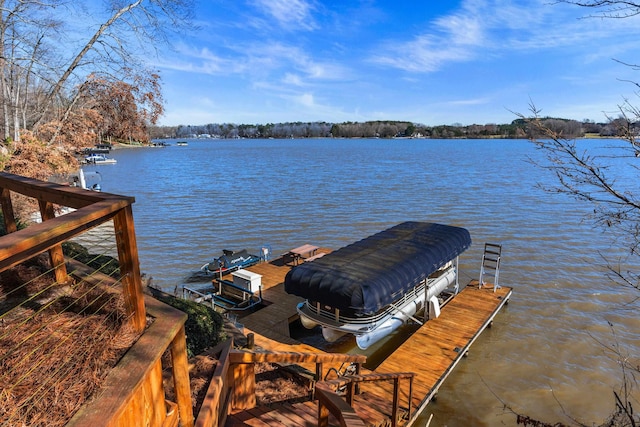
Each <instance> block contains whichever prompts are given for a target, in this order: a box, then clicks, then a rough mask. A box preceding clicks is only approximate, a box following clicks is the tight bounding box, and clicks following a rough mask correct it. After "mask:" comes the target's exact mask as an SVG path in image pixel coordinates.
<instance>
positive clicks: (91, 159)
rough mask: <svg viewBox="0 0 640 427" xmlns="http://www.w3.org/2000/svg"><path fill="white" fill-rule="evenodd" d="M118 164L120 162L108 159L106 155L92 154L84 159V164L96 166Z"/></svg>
mask: <svg viewBox="0 0 640 427" xmlns="http://www.w3.org/2000/svg"><path fill="white" fill-rule="evenodd" d="M117 162H118V161H117V160H116V159H112V158H111V157H107V156H105V155H104V154H92V155H90V156H87V157H85V158H84V163H90V164H94V165H109V164H115V163H117Z"/></svg>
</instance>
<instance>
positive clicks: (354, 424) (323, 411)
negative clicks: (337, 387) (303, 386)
mask: <svg viewBox="0 0 640 427" xmlns="http://www.w3.org/2000/svg"><path fill="white" fill-rule="evenodd" d="M316 397H317V398H318V427H328V426H329V414H332V415H333V416H334V417H336V419H337V420H338V422H339V423H340V426H341V427H364V426H365V425H366V424H365V423H364V421H362V419H361V418H360V417H359V416H358V414H356V411H355V410H354V409H353V407H352V406H351V405H349V404H348V403H347V402H345V400H344V399H343V398H342V397H341V396H340V395H339V394H338V393H335V392H334V391H332V390H330V389H328V388H326V389H325V388H323V387H321V386H319V385H316Z"/></svg>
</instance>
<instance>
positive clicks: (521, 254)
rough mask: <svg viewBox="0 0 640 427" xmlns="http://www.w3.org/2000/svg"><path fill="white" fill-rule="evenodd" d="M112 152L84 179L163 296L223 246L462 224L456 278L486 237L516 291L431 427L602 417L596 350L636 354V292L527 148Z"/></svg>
mask: <svg viewBox="0 0 640 427" xmlns="http://www.w3.org/2000/svg"><path fill="white" fill-rule="evenodd" d="M579 143H580V144H582V145H584V146H585V148H590V147H591V148H593V147H595V146H596V145H602V144H603V142H602V141H580V142H579ZM111 155H112V157H114V158H116V159H117V160H118V163H117V164H116V165H105V166H94V167H92V168H88V169H91V170H99V171H100V172H101V174H102V177H103V180H102V183H101V184H102V188H103V191H107V192H111V193H117V194H124V195H129V196H134V197H135V198H136V203H135V204H134V218H135V226H136V234H137V239H138V248H139V253H140V262H141V268H142V271H143V272H144V273H146V274H148V275H151V276H152V277H153V279H154V283H155V284H157V285H161V286H163V287H166V288H167V289H170V290H173V288H174V287H175V286H177V285H179V284H181V283H183V282H184V280H185V278H186V277H187V276H189V274H190V273H191V272H194V271H196V270H198V269H199V268H200V266H201V265H202V264H204V263H205V262H208V261H209V260H210V259H211V258H212V257H213V256H217V255H218V254H219V253H220V252H221V250H222V249H223V248H229V249H242V248H246V249H249V250H250V251H257V250H258V248H260V247H261V246H263V245H270V246H271V248H272V251H273V253H274V254H280V253H283V252H286V251H287V250H288V249H290V248H293V247H296V246H299V245H301V244H304V243H314V244H317V245H320V246H326V247H331V248H334V249H337V248H339V247H342V246H344V245H346V244H349V243H351V242H353V241H355V240H359V239H362V238H364V237H367V236H369V235H371V234H373V233H376V232H378V231H381V230H383V229H385V228H387V227H390V226H392V225H394V224H396V223H398V222H402V221H407V220H420V221H432V222H443V223H447V224H452V225H459V226H463V227H466V228H468V229H469V231H470V232H471V235H472V238H473V241H474V243H473V246H472V248H471V249H470V250H468V251H467V252H465V253H464V254H463V255H462V258H461V278H462V281H463V282H466V281H467V279H471V278H475V277H476V276H477V275H478V273H479V266H480V258H481V251H482V247H483V245H484V242H487V241H488V242H495V243H502V244H503V264H502V270H501V273H500V280H501V283H502V284H504V285H508V286H512V287H513V288H514V294H513V296H512V298H511V301H510V303H509V305H508V306H507V307H506V308H505V309H504V310H503V311H502V312H501V313H500V314H499V315H498V316H497V318H496V320H495V322H494V324H493V328H491V329H488V330H487V331H485V332H484V333H483V334H482V335H481V337H480V339H479V340H478V341H477V342H476V343H475V344H474V346H473V347H472V348H471V354H470V357H468V358H467V359H465V360H464V361H463V362H462V363H461V364H460V365H459V366H458V367H457V368H456V370H455V372H454V373H453V374H452V375H451V376H450V377H449V379H448V380H447V381H446V383H445V385H444V386H443V387H442V388H441V389H440V393H439V395H438V399H437V401H436V402H435V403H432V404H430V405H429V406H428V408H427V410H426V413H425V414H424V419H425V420H427V419H428V417H429V416H430V415H431V414H433V420H432V422H431V426H445V425H446V426H469V425H474V426H494V425H507V426H510V425H515V416H513V415H512V414H511V413H510V412H509V411H507V410H504V409H503V406H504V405H503V403H502V402H504V403H506V404H508V405H509V406H510V407H512V408H513V409H514V410H515V411H517V412H520V413H524V414H528V415H530V416H535V417H539V418H542V419H543V420H544V421H547V422H556V421H563V422H569V420H568V419H567V418H566V416H565V415H563V408H564V411H566V412H567V413H568V414H571V415H572V416H573V417H575V418H577V419H578V420H580V421H583V422H585V423H588V424H590V423H591V422H600V421H602V420H603V418H605V417H606V416H607V415H608V414H609V413H610V412H611V410H612V409H613V393H612V390H613V389H617V388H618V387H619V386H620V381H621V371H620V368H619V367H618V365H617V363H616V360H615V358H614V357H612V356H611V355H610V354H608V353H607V351H606V350H605V348H604V347H603V345H601V344H599V343H598V342H601V343H604V344H607V345H613V344H615V343H619V344H621V345H624V346H625V351H627V352H629V353H630V354H631V355H632V356H636V355H637V354H638V350H640V338H639V336H638V335H637V331H638V330H639V329H640V324H639V320H638V318H637V314H636V311H635V309H637V307H636V306H632V305H629V304H628V302H629V301H631V300H632V298H633V297H636V296H637V292H635V293H634V292H631V291H626V290H624V289H623V288H621V287H619V286H615V285H612V284H611V283H610V282H609V281H608V280H607V279H606V278H605V273H604V268H603V265H604V261H603V260H602V256H601V255H605V256H607V257H609V258H611V259H614V260H615V259H618V258H619V257H623V256H625V252H624V251H623V250H620V249H616V248H615V246H614V245H613V246H612V239H611V236H610V235H608V234H603V233H602V232H601V231H600V230H599V229H594V228H593V227H592V226H591V224H590V223H589V222H588V221H583V218H584V215H585V214H587V213H588V212H589V207H588V206H585V205H582V204H579V203H577V202H575V201H573V200H571V199H568V198H566V197H564V196H561V195H549V194H547V193H545V192H543V191H542V190H539V189H538V188H537V187H536V184H538V183H542V184H545V183H547V184H552V183H554V178H553V176H551V175H550V174H549V173H548V172H547V171H544V170H542V169H540V168H537V167H535V166H533V165H532V164H531V163H530V162H529V160H528V159H529V158H533V159H538V160H541V159H540V155H541V153H539V152H538V151H536V150H535V149H534V148H533V146H532V145H531V143H529V142H527V141H508V140H507V141H505V140H501V141H492V140H322V139H320V140H189V145H188V146H186V147H180V146H175V145H173V146H170V147H167V148H140V149H122V150H116V151H114V152H112V154H111ZM618 246H620V245H618ZM460 321H461V322H464V319H460ZM608 322H611V323H612V324H613V325H614V329H615V331H614V332H615V334H614V332H612V330H611V328H610V327H609V325H608ZM501 401H502V402H501ZM560 404H561V405H562V407H561V406H560ZM636 406H638V405H636Z"/></svg>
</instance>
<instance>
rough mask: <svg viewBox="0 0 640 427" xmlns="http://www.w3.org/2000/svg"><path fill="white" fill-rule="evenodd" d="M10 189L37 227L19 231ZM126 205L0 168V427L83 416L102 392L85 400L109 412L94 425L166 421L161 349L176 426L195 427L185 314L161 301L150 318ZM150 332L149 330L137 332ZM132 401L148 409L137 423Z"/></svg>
mask: <svg viewBox="0 0 640 427" xmlns="http://www.w3.org/2000/svg"><path fill="white" fill-rule="evenodd" d="M14 193H17V194H19V195H21V196H24V197H28V198H32V199H35V200H36V201H37V203H36V205H37V206H38V207H39V210H40V217H41V219H42V221H41V222H38V223H34V224H31V225H29V226H27V227H26V228H22V227H20V225H21V224H20V223H19V221H18V220H17V219H16V217H15V215H14V210H13V205H12V196H13V195H14ZM133 201H134V200H133V198H131V197H125V196H117V195H110V194H105V193H94V192H91V191H86V190H82V189H78V188H70V187H63V186H59V185H56V184H51V183H43V182H40V181H36V180H32V179H29V178H25V177H20V176H17V175H11V174H7V173H4V172H0V205H1V207H2V214H3V218H2V219H3V223H4V229H5V230H6V231H7V232H8V234H6V235H4V236H2V237H0V427H3V426H25V425H29V426H58V425H67V424H68V422H69V420H70V419H71V417H74V419H76V418H77V417H75V416H74V413H76V414H80V413H83V416H85V417H86V412H87V411H85V410H84V408H85V407H86V405H84V404H85V403H87V402H88V401H89V399H90V398H91V397H92V393H94V392H95V391H97V390H98V389H100V398H98V399H91V401H90V403H91V404H92V405H95V404H96V403H98V404H100V405H102V406H101V407H102V408H107V409H104V410H101V411H98V412H99V414H98V416H99V417H100V420H101V421H100V422H99V423H111V425H131V422H132V419H128V418H127V419H123V418H122V417H121V415H122V414H123V413H124V414H130V413H135V414H136V418H135V422H134V423H135V424H137V423H138V422H140V423H142V424H144V425H149V426H152V427H154V426H160V425H163V423H164V422H165V420H167V419H168V415H167V410H166V404H165V400H164V392H163V390H162V381H161V380H160V379H158V378H160V377H161V362H160V357H161V355H162V354H163V353H164V352H165V351H166V350H167V349H169V348H170V349H171V358H172V362H173V369H172V376H173V380H174V381H173V382H174V387H175V389H176V395H177V400H178V402H177V407H178V412H179V414H180V420H181V422H182V424H183V425H185V426H191V425H193V414H192V408H191V402H190V392H189V383H188V367H187V360H186V346H185V335H184V321H185V318H186V316H185V315H184V313H181V312H177V311H176V310H173V309H170V308H168V307H167V306H158V305H157V303H153V308H152V312H154V313H156V314H155V315H154V314H150V315H149V316H147V312H146V307H145V300H144V295H143V294H142V284H141V277H140V270H139V262H138V254H137V246H136V241H135V231H134V227H133V214H132V210H131V204H132V203H133ZM61 208H62V209H61ZM172 310H173V311H172ZM158 316H159V317H160V318H161V319H160V320H158V321H154V319H158ZM151 321H153V324H151V323H148V322H151ZM147 327H149V330H151V328H154V332H153V333H150V334H145V329H146V328H147ZM147 335H148V336H147ZM141 343H142V348H143V349H142V350H138V351H135V352H133V353H135V354H130V353H128V350H129V349H132V348H138V347H140V345H141ZM123 360H129V361H131V360H135V361H136V363H137V365H136V366H135V367H133V366H132V365H133V364H132V363H131V362H129V365H128V366H129V369H128V370H124V371H123V369H122V368H121V367H119V366H116V365H117V364H119V363H120V362H122V361H123ZM114 366H115V367H114ZM112 368H113V369H112ZM123 372H124V373H123ZM129 378H132V379H133V381H127V379H129ZM103 381H104V382H105V383H109V382H110V383H109V384H106V385H107V387H106V388H105V384H103ZM140 384H143V386H140ZM109 387H111V389H113V388H114V387H115V389H116V390H117V393H111V394H110V393H109V392H105V390H109ZM140 389H143V390H142V391H141V390H140ZM104 395H110V396H111V398H110V400H109V401H108V402H104V403H103V400H104V399H103V396H104ZM130 402H133V403H132V404H133V405H137V406H139V407H140V408H143V409H144V411H143V412H140V414H142V416H141V417H138V416H137V414H138V412H135V411H132V410H131V408H129V407H128V406H127V405H128V404H129V403H130ZM83 405H84V406H83ZM174 406H175V405H174ZM174 412H175V411H174ZM171 417H173V419H174V420H175V421H176V423H177V418H176V417H175V415H171ZM80 418H81V419H82V417H80ZM71 422H73V420H72V421H71ZM77 423H78V422H76V425H87V424H96V421H95V420H94V421H92V422H90V423H87V422H84V421H79V423H80V424H77ZM99 423H98V424H99Z"/></svg>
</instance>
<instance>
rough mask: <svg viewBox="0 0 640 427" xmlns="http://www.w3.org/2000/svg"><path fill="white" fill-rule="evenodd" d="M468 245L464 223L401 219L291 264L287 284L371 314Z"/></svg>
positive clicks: (349, 309)
mask: <svg viewBox="0 0 640 427" xmlns="http://www.w3.org/2000/svg"><path fill="white" fill-rule="evenodd" d="M469 246H471V236H470V234H469V231H467V229H465V228H460V227H454V226H450V225H442V224H434V223H430V222H403V223H401V224H398V225H396V226H394V227H391V228H389V229H387V230H384V231H381V232H380V233H377V234H374V235H373V236H370V237H367V238H366V239H363V240H360V241H358V242H355V243H352V244H350V245H348V246H345V247H343V248H340V249H338V250H337V251H334V252H331V253H329V254H327V255H325V256H323V257H321V258H318V259H316V260H314V261H313V262H305V263H302V264H300V265H298V266H296V267H294V268H292V269H291V270H290V271H289V272H288V273H287V275H286V277H285V279H284V289H285V291H286V292H287V293H289V294H293V295H297V296H299V297H302V298H306V299H308V300H309V301H314V302H320V303H322V304H326V305H329V306H331V307H334V308H338V309H340V310H345V311H347V312H351V313H353V314H355V315H371V314H374V313H376V312H377V311H379V310H380V309H382V308H384V307H386V306H387V305H389V304H390V303H392V302H394V301H395V300H396V299H398V298H399V297H401V296H402V295H403V294H404V293H405V292H407V291H409V290H411V289H412V288H414V287H415V286H417V285H418V284H420V282H421V281H423V280H424V279H426V278H427V277H428V276H429V275H430V274H431V273H433V272H435V271H436V270H438V269H439V268H441V267H442V266H444V265H445V264H446V263H447V262H449V261H451V260H453V259H455V258H456V257H457V256H458V255H459V254H461V253H462V252H464V251H465V250H466V249H467V248H469Z"/></svg>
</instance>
